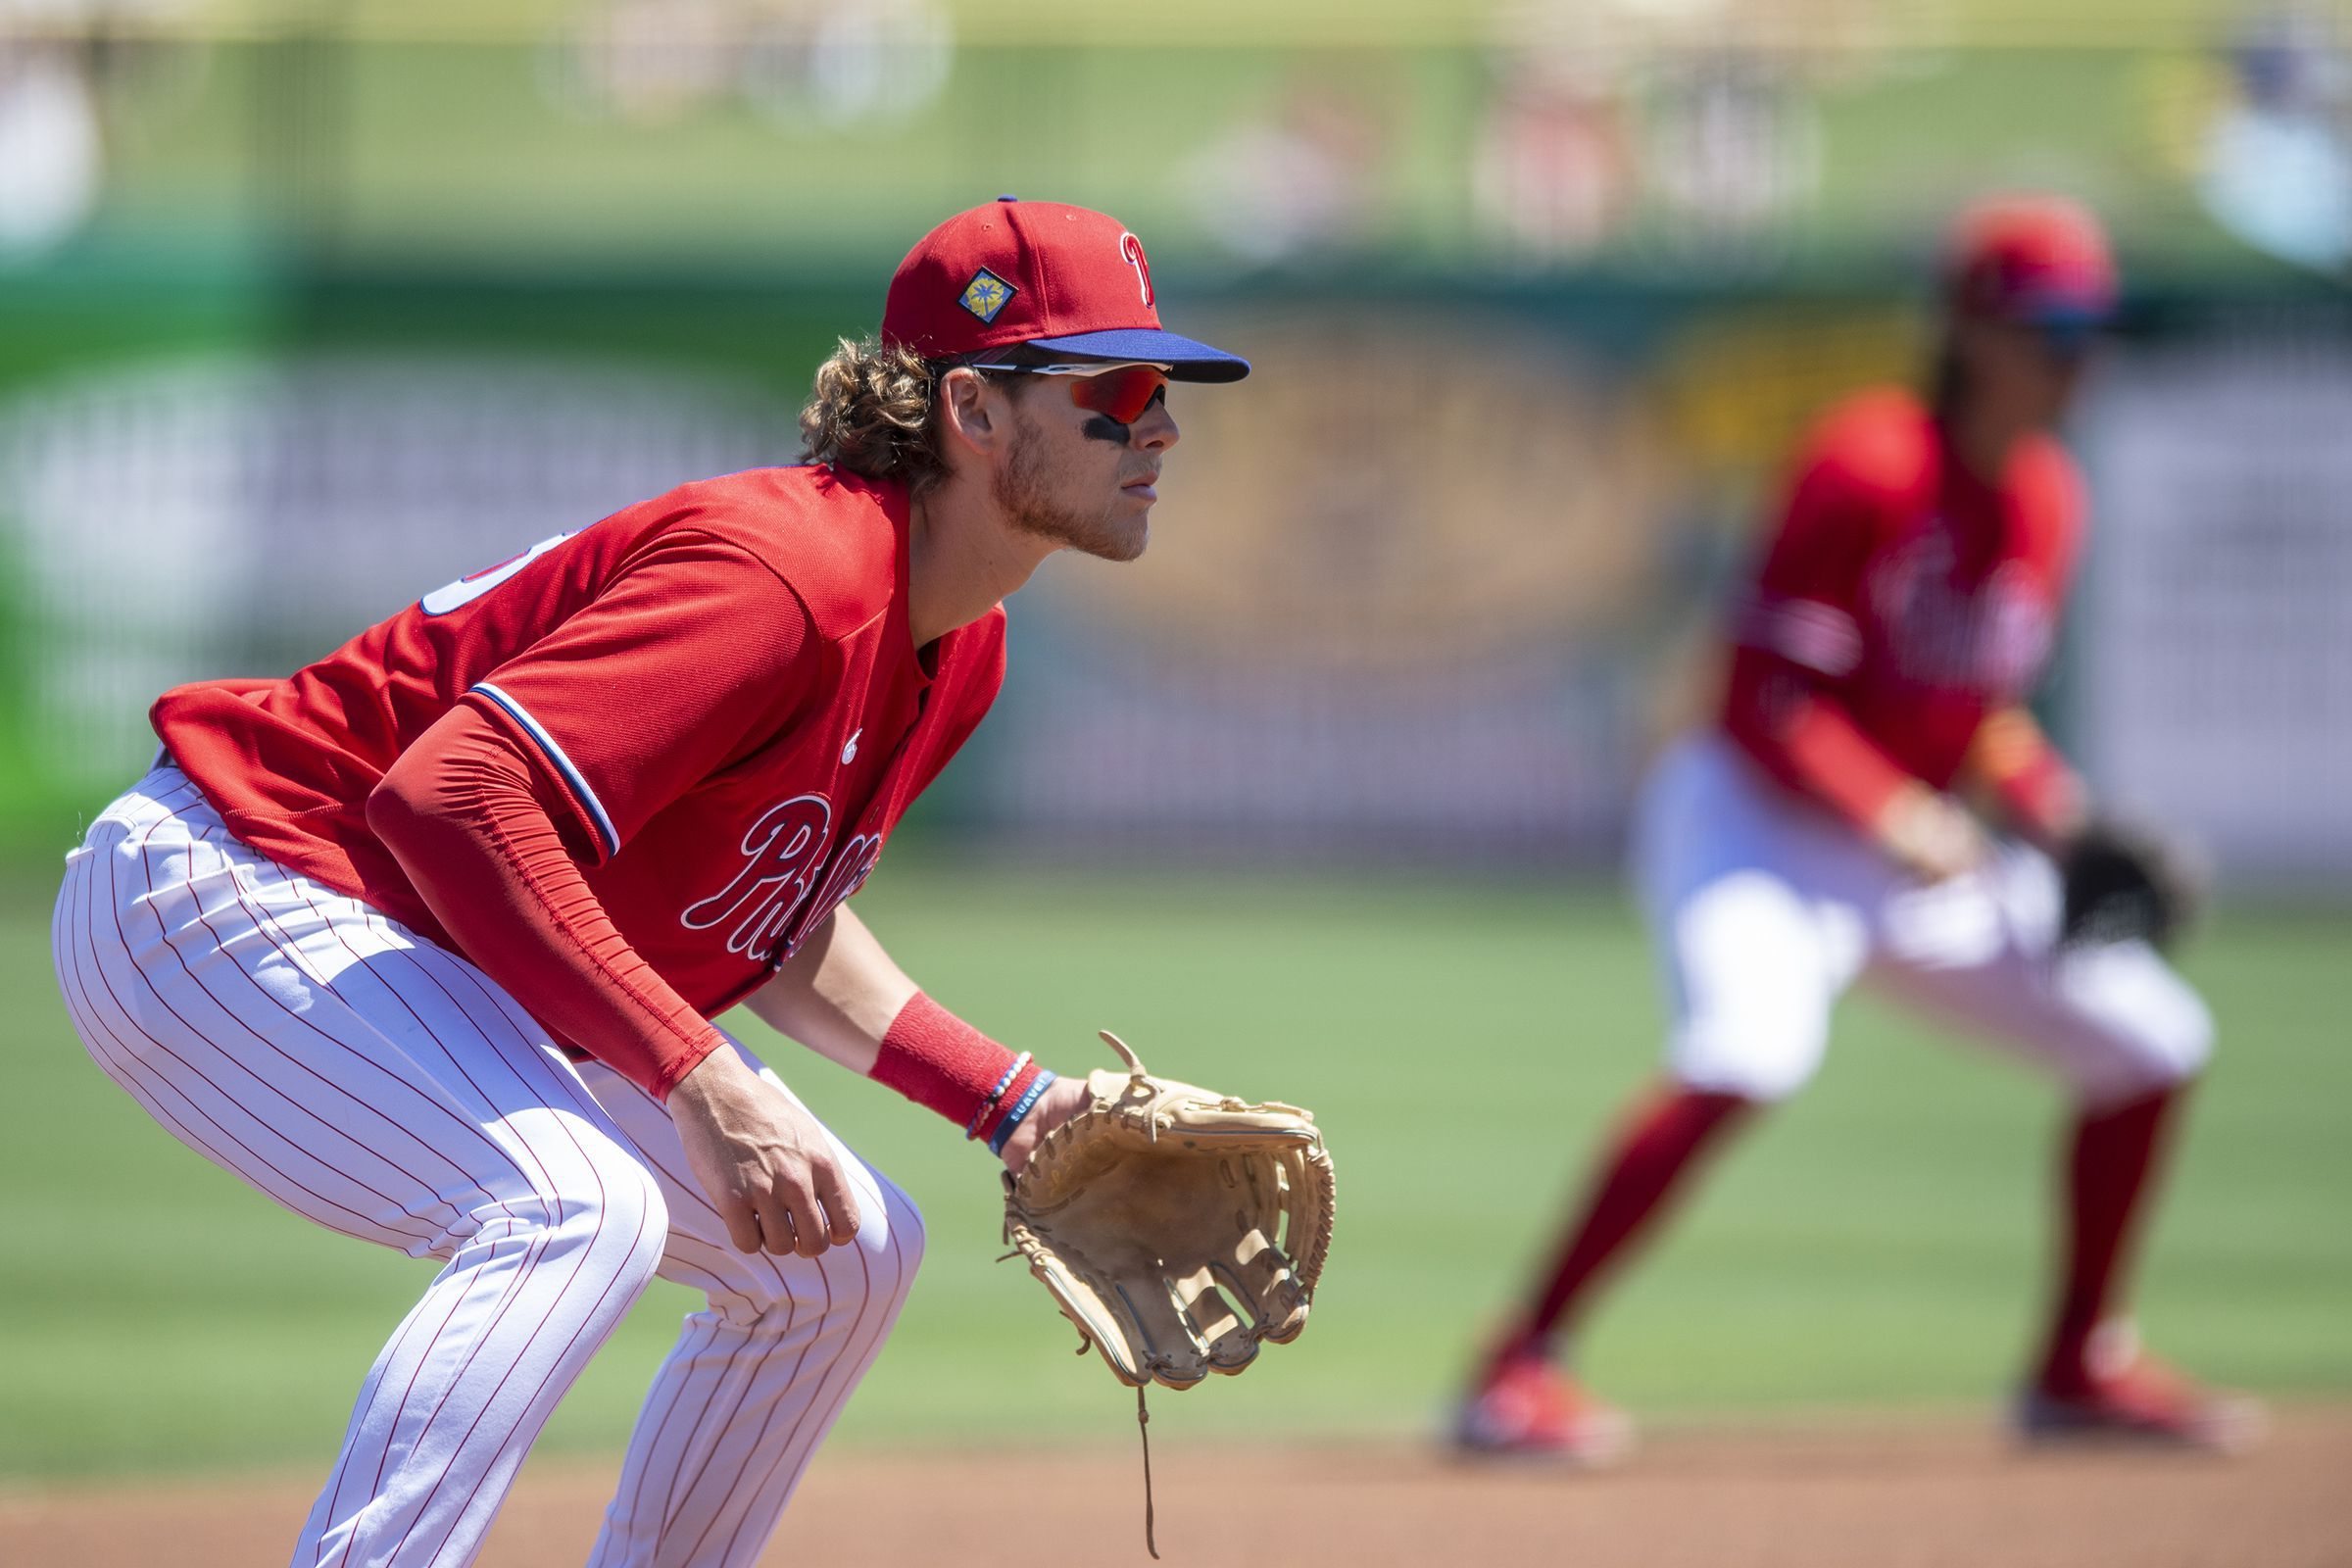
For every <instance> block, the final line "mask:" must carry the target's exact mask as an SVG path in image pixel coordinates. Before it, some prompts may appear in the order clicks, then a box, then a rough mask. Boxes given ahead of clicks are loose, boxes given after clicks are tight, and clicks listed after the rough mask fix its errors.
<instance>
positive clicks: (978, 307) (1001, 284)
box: [957, 267, 1020, 321]
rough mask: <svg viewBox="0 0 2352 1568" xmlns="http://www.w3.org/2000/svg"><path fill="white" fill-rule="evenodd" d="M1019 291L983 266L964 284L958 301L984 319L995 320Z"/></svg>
mask: <svg viewBox="0 0 2352 1568" xmlns="http://www.w3.org/2000/svg"><path fill="white" fill-rule="evenodd" d="M1019 292H1020V290H1019V289H1017V288H1014V287H1013V286H1012V285H1011V284H1010V283H1007V282H1005V280H1004V279H1003V278H1001V277H999V276H998V275H997V274H996V273H994V272H992V271H990V270H988V269H987V268H985V267H983V268H982V269H980V270H978V271H977V272H974V273H973V274H972V280H971V281H970V282H969V283H966V284H964V285H963V293H962V294H961V295H960V296H959V297H958V300H957V303H959V304H960V305H962V307H963V308H964V309H965V310H967V311H969V312H971V313H972V314H973V315H974V316H977V317H978V318H980V319H982V320H983V321H993V320H995V319H997V313H998V312H1000V311H1002V310H1004V309H1005V304H1006V302H1007V301H1009V300H1010V299H1011V298H1012V297H1013V296H1014V295H1015V294H1018V293H1019Z"/></svg>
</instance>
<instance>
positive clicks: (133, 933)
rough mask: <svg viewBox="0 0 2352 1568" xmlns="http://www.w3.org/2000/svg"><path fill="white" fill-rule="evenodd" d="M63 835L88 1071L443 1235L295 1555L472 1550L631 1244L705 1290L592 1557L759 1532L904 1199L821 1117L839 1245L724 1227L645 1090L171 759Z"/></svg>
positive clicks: (72, 961)
mask: <svg viewBox="0 0 2352 1568" xmlns="http://www.w3.org/2000/svg"><path fill="white" fill-rule="evenodd" d="M66 866H67V869H66V880H65V887H64V889H63V890H62V892H61V893H60V895H59V898H58V906H57V915H56V920H55V924H54V927H53V940H54V945H55V958H56V963H57V972H58V980H59V984H60V985H61V986H62V987H63V989H64V992H65V998H66V1005H67V1009H68V1011H69V1012H70V1013H71V1014H72V1016H73V1022H74V1026H75V1027H76V1028H77V1029H78V1030H79V1031H80V1033H81V1038H82V1040H83V1042H84V1044H86V1045H87V1046H88V1048H89V1051H90V1054H91V1055H92V1056H93V1057H94V1058H95V1059H96V1060H97V1062H98V1064H99V1066H100V1067H102V1068H104V1069H105V1071H106V1073H107V1075H108V1076H109V1077H111V1078H113V1079H114V1080H115V1081H116V1082H117V1083H118V1084H121V1085H122V1086H123V1088H124V1089H125V1090H127V1091H129V1093H130V1094H131V1096H132V1097H133V1098H134V1099H136V1100H137V1101H138V1102H139V1103H140V1104H142V1105H144V1106H145V1107H146V1108H147V1110H148V1112H149V1113H150V1114H151V1115H153V1116H154V1117H155V1119H156V1120H157V1121H159V1122H161V1123H163V1125H164V1126H165V1127H166V1128H167V1129H168V1130H169V1131H171V1133H172V1135H173V1136H174V1137H176V1138H178V1139H179V1140H180V1141H181V1142H182V1143H184V1144H186V1145H187V1146H188V1147H189V1148H191V1149H193V1150H195V1151H196V1152H198V1153H200V1154H202V1155H204V1156H205V1157H206V1158H207V1159H210V1160H211V1161H212V1162H213V1163H215V1164H217V1165H219V1166H221V1168H222V1169H224V1170H227V1171H229V1172H231V1173H233V1174H235V1175H237V1176H239V1177H241V1178H243V1179H244V1180H245V1181H246V1182H247V1183H248V1184H249V1185H251V1186H253V1187H255V1188H257V1189H258V1190H260V1191H261V1192H263V1193H265V1194H267V1195H268V1196H269V1197H270V1198H272V1199H274V1200H276V1201H278V1202H280V1203H282V1204H284V1205H285V1206H286V1207H288V1208H291V1209H293V1210H294V1211H295V1212H296V1213H298V1214H301V1215H303V1216H305V1217H306V1218H309V1219H312V1220H316V1221H317V1222H318V1223H319V1224H321V1225H324V1226H326V1227H328V1228H329V1229H331V1230H336V1231H341V1232H343V1233H344V1234H345V1235H349V1236H358V1237H361V1238H363V1239H365V1240H368V1241H371V1242H376V1243H380V1244H382V1245H383V1246H386V1247H394V1248H398V1249H400V1250H402V1251H405V1252H407V1253H408V1254H409V1255H411V1256H412V1257H423V1256H428V1255H429V1256H432V1257H436V1258H439V1259H441V1260H442V1261H443V1264H444V1266H443V1268H442V1270H441V1272H440V1273H439V1274H438V1275H437V1276H435V1278H434V1280H433V1282H432V1285H431V1287H430V1288H429V1289H428V1290H427V1291H426V1293H425V1295H424V1298H423V1299H422V1300H420V1301H419V1302H418V1303H417V1306H416V1308H415V1310H413V1311H411V1312H410V1313H409V1315H408V1317H407V1318H406V1319H405V1320H403V1322H402V1323H401V1325H400V1327H399V1329H398V1330H397V1331H396V1332H395V1333H394V1334H393V1336H392V1339H391V1341H390V1343H389V1344H387V1345H386V1346H385V1348H384V1350H383V1353H382V1354H381V1355H379V1356H378V1357H377V1358H376V1362H375V1364H374V1366H373V1367H371V1368H370V1369H369V1370H368V1378H367V1381H366V1382H365V1383H364V1384H363V1385H362V1386H361V1390H360V1397H359V1401H358V1404H357V1405H356V1406H355V1408H354V1410H353V1412H352V1418H351V1425H350V1427H349V1429H348V1431H347V1432H346V1433H345V1435H344V1441H343V1449H342V1452H341V1453H340V1454H339V1455H338V1456H337V1458H336V1460H335V1465H334V1469H333V1471H332V1472H331V1474H330V1475H329V1477H328V1479H327V1483H326V1486H325V1489H324V1490H323V1491H322V1492H321V1493H320V1494H319V1500H318V1502H317V1504H316V1505H315V1506H314V1507H313V1508H312V1510H311V1516H310V1518H309V1520H308V1521H307V1522H306V1523H305V1524H304V1526H303V1529H302V1535H301V1538H300V1540H299V1541H298V1542H297V1544H296V1545H295V1548H294V1553H293V1557H292V1562H293V1564H294V1565H295V1568H362V1565H384V1568H423V1565H425V1564H433V1565H437V1568H454V1565H457V1564H463V1563H468V1562H471V1561H472V1560H473V1558H474V1555H475V1553H476V1552H477V1551H478V1550H479V1548H480V1545H481V1542H482V1537H483V1536H484V1534H485V1533H486V1532H487V1531H488V1529H489V1525H490V1520H491V1517H492V1516H493V1514H495V1512H496V1511H497V1508H498V1505H499V1502H500V1501H501V1499H502V1498H503V1497H504V1496H505V1495H506V1491H507V1488H508V1487H509V1486H510V1485H511V1484H512V1483H513V1481H514V1478H515V1470H516V1469H517V1468H518V1467H519V1466H520V1464H521V1462H522V1456H523V1454H524V1452H525V1451H526V1450H527V1449H528V1448H529V1446H530V1444H531V1441H532V1440H533V1439H534V1438H535V1437H536V1436H537V1435H538V1433H539V1430H540V1428H541V1427H542V1426H544V1425H545V1423H546V1420H547V1417H548V1415H549V1413H550V1412H551V1411H552V1410H553V1409H554V1408H555V1405H556V1401H557V1400H558V1399H560V1398H561V1397H563V1394H564V1390H565V1389H567V1388H569V1387H570V1385H571V1382H572V1380H573V1379H574V1378H575V1377H577V1376H578V1375H579V1373H580V1370H581V1369H582V1368H583V1367H584V1366H585V1365H586V1364H587V1362H588V1358H589V1357H590V1356H591V1355H593V1354H594V1353H595V1351H596V1348H597V1347H598V1346H599V1345H601V1344H603V1343H604V1340H605V1338H606V1336H607V1335H609V1334H610V1333H611V1332H612V1331H613V1328H614V1326H615V1325H617V1324H618V1323H619V1321H620V1320H621V1318H622V1316H623V1315H624V1314H625V1313H626V1312H627V1310H628V1307H629V1303H630V1302H631V1301H633V1300H635V1299H637V1297H638V1295H639V1294H640V1293H641V1292H642V1291H643V1290H644V1289H645V1287H646V1285H647V1284H648V1282H649V1281H651V1279H652V1278H653V1276H654V1275H655V1274H656V1273H659V1274H661V1275H662V1277H663V1278H665V1279H671V1280H676V1281H678V1282H680V1283H683V1284H686V1285H689V1286H692V1287H693V1288H694V1289H696V1290H699V1291H701V1292H703V1293H705V1294H706V1295H707V1297H708V1298H709V1300H710V1305H709V1307H708V1309H707V1310H704V1311H699V1312H696V1313H693V1314H692V1315H690V1316H689V1317H688V1318H687V1319H686V1322H685V1326H684V1332H683V1333H682V1334H681V1336H680V1337H679V1340H678V1343H677V1345H676V1347H675V1348H673V1349H672V1350H671V1352H670V1354H669V1356H668V1358H667V1359H666V1360H665V1361H664V1362H663V1363H662V1369H661V1372H660V1373H659V1375H658V1376H657V1377H656V1378H655V1381H654V1387H653V1391H652V1393H651V1395H650V1396H649V1397H648V1398H647V1400H646V1405H645V1409H644V1411H643V1412H642V1413H641V1414H640V1416H639V1418H638V1422H637V1429H636V1431H635V1433H634V1434H633V1436H632V1437H631V1439H630V1443H629V1451H628V1458H627V1461H626V1464H625V1466H624V1468H623V1470H622V1474H621V1483H620V1489H619V1492H618V1494H617V1495H615V1496H614V1498H613V1503H612V1506H611V1508H610V1509H609V1510H608V1512H607V1515H606V1519H605V1526H604V1530H603V1533H602V1534H601V1535H600V1536H599V1538H598V1540H597V1544H596V1547H595V1549H594V1551H593V1552H592V1554H591V1556H590V1559H589V1561H590V1564H591V1568H653V1565H660V1568H722V1565H723V1568H743V1565H746V1564H750V1563H751V1562H753V1561H754V1560H755V1559H756V1558H757V1557H758V1556H759V1554H760V1547H761V1546H762V1545H763V1544H765V1543H766V1541H767V1538H768V1536H769V1535H770V1533H771V1532H772V1531H773V1530H774V1528H775V1524H776V1521H777V1519H778V1518H779V1517H780V1516H781V1514H782V1513H783V1510H784V1505H785V1503H786V1502H787V1501H788V1500H789V1499H790V1497H791V1495H792V1492H793V1489H794V1487H795V1485H796V1484H797V1483H798V1481H799V1479H800V1476H801V1473H802V1471H803V1470H804V1469H806V1467H807V1465H808V1463H809V1458H810V1456H811V1455H812V1454H813V1453H814V1451H815V1449H816V1446H817V1445H818V1444H819V1443H821V1442H822V1441H823V1440H824V1436H825V1434H826V1432H827V1431H829V1430H830V1429H831V1427H832V1424H833V1421H834V1418H835V1417H836V1416H838V1415H839V1414H840V1412H841V1408H842V1406H843V1404H844V1403H845V1402H846V1401H847V1399H848V1398H849V1396H850V1393H851V1391H852V1390H853V1389H854V1388H856V1386H857V1384H858V1379H859V1378H860V1377H862V1376H863V1375H864V1373H865V1370H866V1368H867V1367H868V1366H870V1365H871V1364H872V1362H873V1358H874V1356H875V1354H876V1353H877V1352H878V1351H879V1350H880V1349H881V1348H882V1342H883V1341H884V1340H885V1339H886V1338H888V1336H889V1333H890V1329H891V1325H892V1324H893V1322H895V1321H896V1319H897V1317H898V1312H899V1307H900V1306H901V1304H902V1303H903V1302H904V1301H905V1299H906V1296H907V1288H908V1286H909V1285H910V1284H911V1283H912V1282H913V1277H914V1270H915V1265H916V1263H917V1261H918V1260H919V1259H920V1257H921V1254H922V1245H923V1241H922V1225H921V1221H920V1219H919V1218H918V1216H917V1215H916V1213H915V1210H914V1205H913V1204H912V1202H911V1201H908V1199H907V1196H906V1195H905V1194H904V1193H902V1192H900V1191H899V1190H898V1188H896V1187H895V1186H893V1185H892V1184H891V1183H890V1182H889V1181H887V1180H886V1179H884V1178H883V1177H882V1176H881V1175H880V1174H879V1173H878V1172H876V1171H874V1170H873V1169H871V1168H870V1167H869V1166H867V1165H865V1164H864V1162H863V1161H861V1160H858V1158H857V1157H856V1156H855V1155H854V1154H851V1153H850V1152H849V1151H848V1150H847V1149H846V1148H842V1147H841V1146H840V1144H839V1141H838V1140H836V1141H835V1143H836V1150H837V1152H839V1153H840V1154H842V1155H843V1156H844V1160H845V1168H846V1169H847V1170H848V1171H849V1172H850V1173H851V1178H852V1180H853V1181H854V1182H855V1183H856V1184H857V1191H858V1199H859V1203H858V1209H859V1213H860V1215H861V1216H862V1224H861V1226H860V1228H859V1231H858V1238H857V1240H856V1242H855V1243H853V1244H852V1245H850V1246H847V1247H836V1248H834V1249H833V1250H830V1251H828V1252H826V1253H825V1254H824V1255H823V1256H822V1257H821V1258H817V1259H805V1258H796V1257H770V1256H766V1255H759V1256H748V1257H747V1256H745V1255H744V1254H742V1253H740V1252H737V1251H736V1250H734V1249H733V1247H732V1246H731V1245H730V1244H729V1243H728V1241H727V1238H726V1232H725V1229H724V1227H723V1226H722V1225H721V1224H720V1223H719V1220H718V1216H717V1213H716V1212H715V1211H714V1210H713V1209H712V1208H711V1205H710V1203H709V1201H707V1200H706V1199H705V1198H704V1196H703V1194H702V1191H701V1189H700V1188H699V1187H698V1186H697V1185H696V1183H695V1181H694V1179H693V1177H692V1175H691V1174H690V1173H689V1172H688V1170H687V1167H686V1162H685V1158H684V1153H683V1151H682V1149H681V1148H680V1146H679V1142H678V1135H677V1131H676V1129H675V1128H674V1127H673V1126H672V1125H671V1123H670V1120H669V1116H668V1113H667V1112H666V1111H665V1110H664V1109H663V1108H662V1106H661V1105H660V1104H659V1103H657V1102H655V1101H654V1100H653V1099H652V1097H650V1096H648V1095H647V1094H645V1093H644V1091H642V1090H640V1089H638V1088H637V1087H636V1086H635V1085H634V1084H631V1083H630V1082H628V1081H627V1080H626V1079H624V1078H622V1077H621V1076H620V1075H618V1074H617V1073H614V1072H612V1071H610V1070H609V1069H607V1068H605V1067H603V1066H601V1065H598V1064H595V1063H590V1064H588V1065H587V1066H585V1067H574V1066H573V1065H572V1063H570V1062H569V1061H567V1060H566V1059H565V1058H564V1056H563V1054H561V1053H559V1052H557V1051H555V1050H554V1049H553V1048H552V1047H551V1046H549V1045H548V1044H547V1041H546V1038H545V1035H544V1032H543V1031H541V1030H540V1029H539V1027H538V1026H537V1025H536V1024H535V1023H534V1022H533V1021H532V1019H531V1017H530V1015H529V1014H528V1013H526V1012H525V1011H524V1010H523V1009H522V1008H521V1007H520V1006H519V1005H516V1004H515V1002H514V1000H513V999H511V998H510V997H508V996H507V995H506V994H505V993H504V992H503V991H501V990H500V989H499V988H498V987H497V986H496V985H495V984H494V983H493V982H492V981H491V980H490V979H489V977H488V976H486V975H484V974H483V973H482V972H481V971H480V970H478V969H476V968H474V967H473V966H472V965H471V964H469V963H466V961H464V960H463V959H461V958H458V957H456V956H452V955H451V954H449V953H448V952H446V951H444V950H442V949H440V948H438V947H435V946H434V945H432V944H431V943H429V942H425V941H423V940H422V939H420V938H418V937H417V936H415V935H414V934H412V933H411V932H409V931H408V930H406V929H405V928H403V927H402V926H400V925H399V924H397V923H396V922H394V921H393V920H391V919H389V918H387V917H386V916H385V915H383V914H382V913H380V912H379V911H377V910H376V909H374V908H372V907H369V906H368V905H367V904H365V903H362V902H360V901H359V900H356V899H351V898H347V897H345V896H343V895H341V894H338V893H334V892H332V891H330V890H328V889H326V888H324V887H321V886H319V884H318V883H316V882H313V881H311V880H310V879H308V878H306V877H303V876H299V875H297V874H296V873H294V872H292V871H290V870H288V869H286V868H285V867H283V866H281V865H278V864H276V863H275V862H273V861H271V860H270V859H268V858H264V857H262V856H260V855H258V854H256V853H254V852H253V851H252V850H251V849H249V848H247V847H246V846H245V845H243V844H241V843H239V842H238V841H237V840H236V839H235V838H233V837H231V836H230V835H229V834H228V832H227V831H226V829H224V828H223V827H222V826H221V819H220V817H219V816H218V815H217V814H215V813H214V811H213V810H212V809H211V808H210V807H208V806H207V805H206V804H205V803H204V801H203V799H202V797H200V796H199V795H198V794H197V792H196V790H195V789H194V788H193V786H191V785H190V784H189V783H188V782H187V780H186V779H185V777H184V776H182V775H181V774H180V773H179V772H178V770H177V769H175V768H172V767H170V766H165V767H159V768H158V769H157V770H156V771H155V772H153V773H151V774H150V775H148V777H147V778H145V779H143V780H141V781H140V783H139V784H138V785H137V786H136V787H135V788H133V789H132V790H131V791H130V793H128V794H127V795H125V796H123V798H122V799H121V800H119V801H117V802H116V803H115V804H114V805H113V806H111V807H109V808H108V809H106V811H105V812H104V813H103V814H102V815H100V817H99V818H98V820H97V822H96V823H95V824H94V825H93V826H92V827H91V829H90V832H89V836H88V839H87V840H86V842H85V843H84V844H83V845H82V847H81V848H79V849H77V850H75V851H74V852H73V854H71V855H70V856H68V857H67V861H66ZM738 1049H740V1048H738ZM763 1075H764V1076H766V1077H767V1079H768V1081H769V1082H770V1083H771V1084H774V1086H775V1088H776V1091H777V1092H778V1093H779V1094H788V1093H789V1091H787V1090H786V1089H785V1088H784V1086H783V1084H782V1083H781V1082H780V1081H778V1080H777V1079H776V1078H775V1077H774V1075H773V1074H772V1073H764V1072H763Z"/></svg>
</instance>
